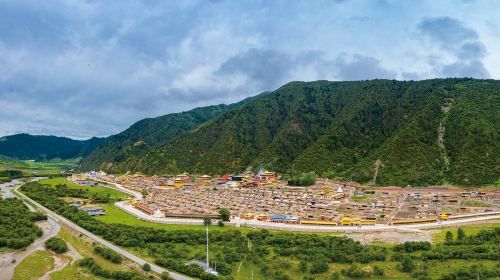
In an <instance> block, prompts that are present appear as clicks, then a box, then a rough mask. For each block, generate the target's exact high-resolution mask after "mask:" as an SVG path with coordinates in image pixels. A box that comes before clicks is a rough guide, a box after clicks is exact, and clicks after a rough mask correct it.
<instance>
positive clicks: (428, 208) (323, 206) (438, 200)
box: [68, 170, 500, 226]
mask: <svg viewBox="0 0 500 280" xmlns="http://www.w3.org/2000/svg"><path fill="white" fill-rule="evenodd" d="M68 179H70V180H71V181H73V182H75V183H78V184H81V185H86V186H92V185H94V184H95V183H96V182H99V181H100V182H108V183H111V184H119V185H121V186H123V187H125V188H127V189H129V190H132V191H136V192H138V193H141V194H143V196H142V197H141V199H139V200H137V199H136V200H134V199H129V200H128V201H127V202H126V203H127V204H129V205H131V206H133V207H134V208H135V209H137V210H140V211H141V212H143V213H145V214H147V215H150V216H154V217H170V218H179V219H183V218H186V219H203V218H205V217H210V218H213V219H218V218H219V210H220V209H222V208H225V209H228V210H229V211H230V213H231V218H232V220H233V219H238V220H248V221H250V220H255V221H262V222H271V223H287V224H305V225H331V226H370V225H405V224H415V223H429V222H440V221H446V220H448V219H450V220H452V219H460V218H463V217H470V216H484V215H493V214H498V211H500V191H498V190H488V189H485V190H482V189H476V190H465V189H460V188H453V187H427V188H401V187H371V186H361V185H358V184H356V183H353V182H336V181H332V180H328V179H316V182H315V184H314V185H312V186H307V187H298V186H290V185H288V183H287V181H286V180H281V178H280V177H279V176H278V175H277V174H276V173H275V172H270V171H264V170H262V171H260V172H259V173H258V174H254V173H252V172H245V173H243V174H238V175H223V176H220V177H216V178H212V177H210V176H208V175H201V176H193V175H190V174H187V173H182V174H178V175H177V176H173V177H160V176H144V175H141V174H133V175H123V176H114V175H110V174H106V173H104V172H102V171H100V172H89V173H84V174H75V175H73V176H71V177H70V178H68ZM83 209H84V210H85V211H87V212H89V214H91V215H101V214H104V213H100V212H98V210H99V209H95V208H90V209H88V208H83ZM96 210H97V212H96Z"/></svg>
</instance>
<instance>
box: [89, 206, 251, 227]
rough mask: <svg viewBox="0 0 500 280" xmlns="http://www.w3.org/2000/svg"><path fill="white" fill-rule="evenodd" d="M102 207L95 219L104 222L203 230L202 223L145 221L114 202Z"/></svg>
mask: <svg viewBox="0 0 500 280" xmlns="http://www.w3.org/2000/svg"><path fill="white" fill-rule="evenodd" d="M99 206H101V207H102V208H104V209H105V210H106V215H104V216H98V217H96V219H97V220H100V221H103V222H105V223H117V224H125V225H130V226H142V227H152V228H158V229H166V230H204V229H205V227H204V226H202V225H199V226H198V225H182V224H160V223H153V222H147V221H143V220H139V219H137V218H136V217H135V216H133V215H131V214H129V213H127V212H125V211H123V210H121V209H120V208H118V207H116V206H115V205H114V204H111V203H107V204H99ZM240 229H241V230H242V231H245V230H250V229H248V228H240ZM210 230H216V231H217V230H234V227H229V226H225V227H220V226H217V225H213V226H211V227H210Z"/></svg>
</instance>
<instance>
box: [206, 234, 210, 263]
mask: <svg viewBox="0 0 500 280" xmlns="http://www.w3.org/2000/svg"><path fill="white" fill-rule="evenodd" d="M206 233H207V268H206V271H207V272H208V271H209V270H210V264H209V262H208V225H207V227H206Z"/></svg>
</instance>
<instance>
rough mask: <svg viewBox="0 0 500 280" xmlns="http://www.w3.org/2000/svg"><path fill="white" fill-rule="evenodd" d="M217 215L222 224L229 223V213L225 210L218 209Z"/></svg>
mask: <svg viewBox="0 0 500 280" xmlns="http://www.w3.org/2000/svg"><path fill="white" fill-rule="evenodd" d="M219 215H220V217H221V218H222V220H223V221H224V222H229V218H231V213H230V212H229V210H228V209H226V208H221V209H219Z"/></svg>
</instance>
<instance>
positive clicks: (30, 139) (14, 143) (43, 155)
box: [0, 134, 104, 160]
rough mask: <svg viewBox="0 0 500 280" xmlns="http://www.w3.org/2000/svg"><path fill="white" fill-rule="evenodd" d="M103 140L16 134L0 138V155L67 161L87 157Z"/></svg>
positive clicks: (25, 158) (22, 158)
mask: <svg viewBox="0 0 500 280" xmlns="http://www.w3.org/2000/svg"><path fill="white" fill-rule="evenodd" d="M103 141H104V138H96V137H94V138H91V139H89V140H84V141H79V140H73V139H70V138H65V137H56V136H40V135H29V134H16V135H11V136H4V137H1V138H0V155H4V156H8V157H12V158H16V159H21V160H50V159H54V158H61V159H69V158H76V157H86V156H88V155H89V154H90V153H91V152H92V151H93V150H94V149H95V148H96V147H98V146H99V145H101V144H102V143H103Z"/></svg>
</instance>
